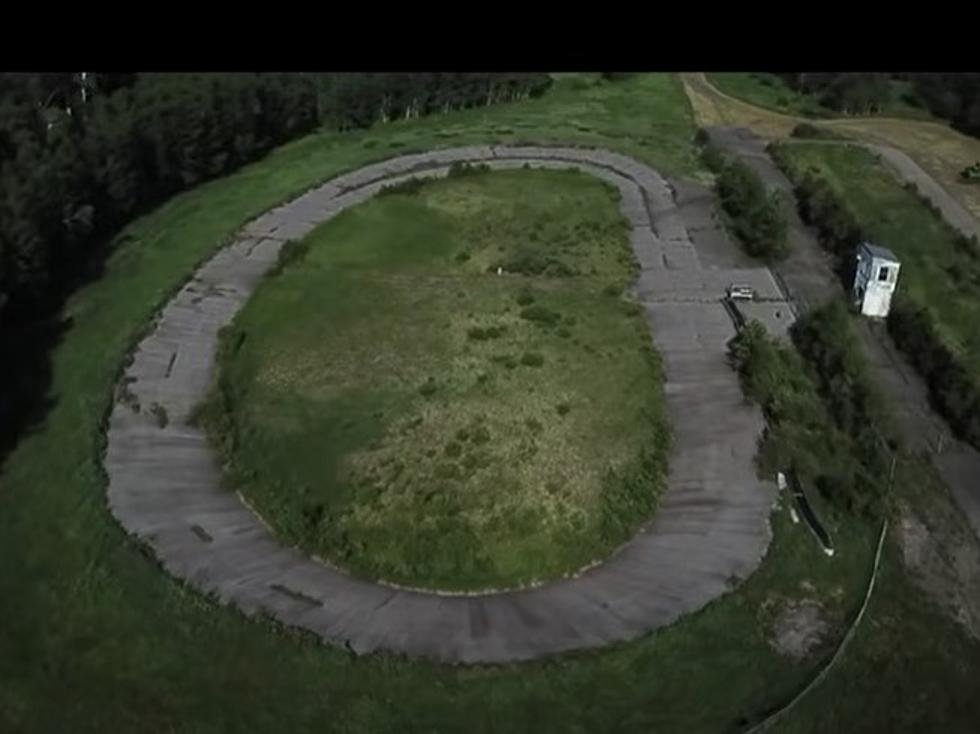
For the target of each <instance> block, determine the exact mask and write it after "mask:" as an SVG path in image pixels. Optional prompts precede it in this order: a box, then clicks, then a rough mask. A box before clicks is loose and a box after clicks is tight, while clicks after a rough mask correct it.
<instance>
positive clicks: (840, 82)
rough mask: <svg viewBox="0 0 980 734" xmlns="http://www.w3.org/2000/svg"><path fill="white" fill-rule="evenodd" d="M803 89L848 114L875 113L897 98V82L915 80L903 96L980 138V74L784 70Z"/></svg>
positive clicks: (790, 81)
mask: <svg viewBox="0 0 980 734" xmlns="http://www.w3.org/2000/svg"><path fill="white" fill-rule="evenodd" d="M776 76H778V77H780V78H781V79H782V80H783V81H785V82H786V84H787V85H788V86H789V87H790V88H791V89H794V90H796V91H798V92H802V93H804V94H809V95H813V96H814V97H815V98H816V99H817V101H818V102H819V103H820V104H821V105H823V106H824V107H827V108H829V109H832V110H835V111H837V112H842V113H844V114H864V115H867V114H875V113H877V112H881V110H882V109H883V107H884V106H885V105H886V104H887V103H888V102H889V101H890V100H891V99H892V96H893V94H894V90H893V88H892V82H893V81H904V82H910V83H911V91H910V92H906V93H905V94H904V95H903V100H904V101H905V102H906V103H907V104H911V105H913V106H920V107H924V108H926V109H927V110H929V111H930V112H931V113H932V114H933V115H935V116H936V117H939V118H941V119H944V120H948V121H949V122H950V123H951V124H952V125H953V127H955V128H957V129H958V130H961V131H962V132H964V133H966V134H967V135H972V136H974V137H980V73H942V72H929V73H908V72H901V73H897V72H896V73H871V72H816V73H813V72H810V73H804V72H778V73H776Z"/></svg>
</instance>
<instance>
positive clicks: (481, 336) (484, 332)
mask: <svg viewBox="0 0 980 734" xmlns="http://www.w3.org/2000/svg"><path fill="white" fill-rule="evenodd" d="M504 330H505V328H504V327H503V326H488V327H486V328H483V327H480V326H472V327H470V328H469V329H467V330H466V336H468V337H469V338H470V339H473V340H474V341H486V340H487V339H499V338H500V337H501V336H502V335H503V333H504Z"/></svg>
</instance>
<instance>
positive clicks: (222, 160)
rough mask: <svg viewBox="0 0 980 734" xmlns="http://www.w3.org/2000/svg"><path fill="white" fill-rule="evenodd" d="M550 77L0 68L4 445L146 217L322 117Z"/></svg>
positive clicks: (414, 112) (511, 92) (504, 92)
mask: <svg viewBox="0 0 980 734" xmlns="http://www.w3.org/2000/svg"><path fill="white" fill-rule="evenodd" d="M549 84H550V77H549V76H548V75H546V74H538V73H530V74H526V73H520V74H485V73H463V74H437V73H433V74H403V73H363V74H362V73H357V74H354V73H351V74H324V73H317V74H301V73H294V74H284V73H272V74H260V73H235V74H202V73H179V74H136V73H67V72H66V73H2V74H0V354H3V359H2V360H0V449H2V447H3V445H4V443H5V440H4V439H9V438H10V437H11V435H12V433H15V432H16V430H17V426H18V424H19V423H20V422H21V421H22V419H23V418H24V416H25V413H26V411H27V410H28V408H29V405H28V403H29V402H30V401H29V400H27V398H26V396H29V395H31V394H32V393H35V392H37V390H38V389H39V388H38V386H37V385H36V384H35V383H36V382H37V381H38V380H39V379H43V377H42V375H43V370H42V369H40V365H39V361H43V358H44V351H45V349H44V348H43V347H38V345H37V344H36V343H35V342H37V341H38V338H39V334H41V333H47V332H46V330H45V329H44V328H42V326H46V325H47V324H46V322H48V321H49V320H50V319H51V317H52V316H53V315H54V314H56V313H57V311H58V309H59V307H60V306H61V304H62V303H63V300H64V298H65V296H66V295H67V294H68V293H70V292H71V290H72V289H73V288H74V287H76V286H77V285H78V284H79V283H80V282H82V281H84V280H85V279H87V278H90V277H92V275H94V274H95V273H97V272H98V267H99V264H100V263H101V262H102V260H103V258H104V256H105V254H106V248H107V243H109V242H110V241H111V238H112V236H113V235H114V234H115V233H116V232H118V231H119V229H120V228H121V227H122V226H123V225H125V224H126V223H127V222H129V221H131V220H132V219H133V218H134V217H135V216H137V215H139V214H140V213H141V212H144V211H146V210H147V209H149V208H150V207H153V206H155V205H157V204H159V203H160V202H161V201H163V200H165V199H166V198H167V197H169V196H172V195H173V194H175V193H177V192H179V191H181V190H184V189H187V188H190V187H192V186H195V185H196V184H198V183H200V182H202V181H205V180H207V179H210V178H213V177H216V176H221V175H223V174H227V173H229V172H231V171H233V170H235V169H236V168H238V167H240V166H242V165H243V164H245V163H248V162H250V161H253V160H256V159H257V158H259V157H261V156H262V155H264V154H265V153H266V152H268V151H269V150H270V149H272V148H273V147H275V146H277V145H280V144H282V143H284V142H286V141H288V140H291V139H294V138H297V137H299V136H302V135H305V134H307V133H309V132H311V131H312V130H314V129H316V128H317V127H318V126H320V127H325V128H327V129H335V130H346V129H351V128H358V127H367V126H370V125H372V124H375V123H384V122H387V121H389V120H394V119H404V118H414V117H418V116H421V115H428V114H432V113H438V112H445V111H448V110H451V109H458V108H462V107H473V106H477V105H488V104H493V103H497V102H503V101H511V100H516V99H523V98H526V97H528V96H534V95H537V94H540V93H542V92H543V91H544V90H545V89H546V88H547V87H548V85H549ZM36 347H37V348H36ZM35 348H36V349H35Z"/></svg>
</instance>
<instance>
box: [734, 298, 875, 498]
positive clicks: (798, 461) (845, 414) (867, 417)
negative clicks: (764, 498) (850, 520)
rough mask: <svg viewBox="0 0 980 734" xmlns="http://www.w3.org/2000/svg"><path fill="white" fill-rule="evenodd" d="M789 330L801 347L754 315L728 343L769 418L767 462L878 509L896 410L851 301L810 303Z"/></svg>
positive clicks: (763, 463) (771, 468)
mask: <svg viewBox="0 0 980 734" xmlns="http://www.w3.org/2000/svg"><path fill="white" fill-rule="evenodd" d="M790 335H791V337H792V340H793V343H794V344H795V346H796V349H795V350H794V349H793V347H792V346H790V345H788V344H786V343H784V342H782V341H780V340H778V339H776V338H775V337H773V336H770V335H769V334H768V333H767V332H766V329H765V327H764V326H763V325H762V324H760V323H759V322H758V321H750V322H749V323H748V324H746V326H745V328H743V329H741V330H740V331H739V332H738V334H737V335H736V336H735V337H734V338H733V339H732V341H731V342H730V343H729V353H730V355H731V358H732V361H733V362H734V365H735V367H736V369H737V370H738V372H739V375H740V378H741V383H742V387H743V390H744V391H745V393H746V395H748V396H749V397H751V398H752V399H753V400H755V401H756V402H757V403H758V404H759V405H760V406H761V407H762V410H763V412H764V414H765V416H766V422H767V424H768V425H767V428H766V432H765V434H764V436H763V440H762V442H761V444H760V451H759V462H760V468H761V469H762V470H763V471H765V472H766V473H767V474H773V473H775V472H777V471H787V470H792V471H794V472H795V473H796V474H797V475H798V476H800V478H801V479H804V480H805V481H807V482H812V483H813V485H814V486H815V488H816V489H817V490H818V491H819V492H820V493H821V494H822V495H823V496H824V497H825V498H826V499H827V500H828V501H830V502H831V503H833V504H834V505H835V506H837V507H840V508H842V509H845V510H847V511H849V512H852V513H854V514H858V515H861V514H864V515H867V516H872V517H873V516H876V515H878V514H879V513H880V511H881V509H882V508H883V504H884V503H885V502H887V496H886V490H887V487H888V484H887V482H886V481H884V479H883V478H885V477H887V476H888V469H889V463H890V453H891V450H892V449H893V448H894V446H893V445H892V444H891V443H889V441H888V439H887V438H886V437H885V435H886V434H890V433H891V432H892V431H891V416H890V414H889V413H888V410H887V406H886V405H885V403H884V402H883V400H882V399H881V397H880V395H879V394H878V393H877V392H876V389H875V386H874V383H873V381H872V380H871V377H870V372H869V369H868V366H867V363H866V362H865V360H864V356H863V353H862V352H861V349H860V345H859V344H858V343H857V338H856V335H855V334H854V330H853V328H852V325H851V323H850V320H849V317H848V315H847V308H846V306H845V305H844V303H843V302H842V301H833V302H831V303H829V304H827V305H826V306H823V307H822V308H819V309H817V310H815V311H811V312H809V313H807V314H805V315H803V317H801V318H800V320H799V321H797V322H796V324H794V326H793V328H792V329H791V331H790ZM879 431H880V432H879Z"/></svg>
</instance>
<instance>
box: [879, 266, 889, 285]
mask: <svg viewBox="0 0 980 734" xmlns="http://www.w3.org/2000/svg"><path fill="white" fill-rule="evenodd" d="M878 280H879V281H880V282H882V283H884V282H886V281H887V280H888V268H886V267H883V268H881V269H880V270H879V271H878Z"/></svg>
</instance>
